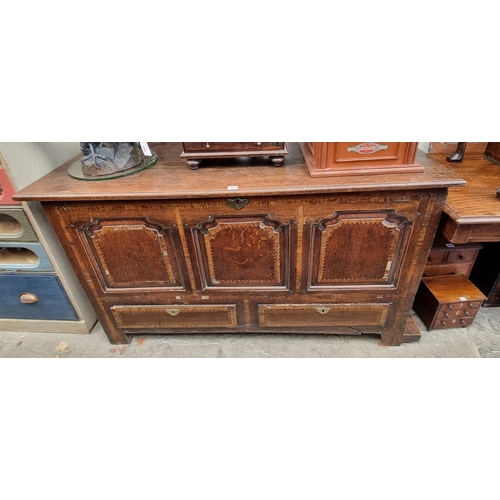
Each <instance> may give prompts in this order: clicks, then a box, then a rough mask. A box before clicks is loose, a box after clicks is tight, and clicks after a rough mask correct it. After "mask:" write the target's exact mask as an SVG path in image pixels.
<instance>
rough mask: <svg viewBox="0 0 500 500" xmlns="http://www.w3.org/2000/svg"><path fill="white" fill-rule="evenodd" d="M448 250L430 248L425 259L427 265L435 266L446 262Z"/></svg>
mask: <svg viewBox="0 0 500 500" xmlns="http://www.w3.org/2000/svg"><path fill="white" fill-rule="evenodd" d="M447 253H448V250H447V249H446V248H431V251H430V252H429V256H428V257H427V264H428V265H429V264H432V265H437V264H442V263H443V262H444V261H445V260H446V255H447Z"/></svg>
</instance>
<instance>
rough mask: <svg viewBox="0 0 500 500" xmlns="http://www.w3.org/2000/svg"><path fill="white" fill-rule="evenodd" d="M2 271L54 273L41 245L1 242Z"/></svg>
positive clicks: (0, 258) (0, 260)
mask: <svg viewBox="0 0 500 500" xmlns="http://www.w3.org/2000/svg"><path fill="white" fill-rule="evenodd" d="M0 271H11V272H13V271H16V272H21V273H24V272H27V273H32V272H42V273H43V272H50V271H54V268H53V267H52V264H51V263H50V260H49V257H48V255H47V253H46V252H45V250H44V248H43V246H42V244H41V243H25V242H22V243H21V242H19V241H16V242H8V241H0Z"/></svg>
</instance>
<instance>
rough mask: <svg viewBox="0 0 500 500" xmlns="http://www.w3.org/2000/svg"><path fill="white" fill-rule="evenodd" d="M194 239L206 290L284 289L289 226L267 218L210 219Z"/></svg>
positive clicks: (199, 228) (287, 263)
mask: <svg viewBox="0 0 500 500" xmlns="http://www.w3.org/2000/svg"><path fill="white" fill-rule="evenodd" d="M192 235H193V237H194V239H195V248H196V252H197V262H198V263H199V266H200V275H201V277H202V279H203V280H204V286H206V287H248V288H252V287H285V286H286V284H287V276H288V274H289V271H288V268H289V257H288V248H289V241H288V240H289V231H288V226H286V225H284V224H282V223H281V222H279V221H276V220H271V219H269V218H267V217H266V216H261V215H257V216H249V215H242V216H233V217H211V218H210V220H209V221H207V222H205V223H203V224H200V225H199V226H198V227H197V228H196V229H195V230H193V232H192Z"/></svg>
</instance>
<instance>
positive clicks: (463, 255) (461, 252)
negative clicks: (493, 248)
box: [446, 247, 480, 264]
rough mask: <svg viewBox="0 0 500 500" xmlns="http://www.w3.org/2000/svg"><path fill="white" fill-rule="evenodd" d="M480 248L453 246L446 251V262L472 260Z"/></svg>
mask: <svg viewBox="0 0 500 500" xmlns="http://www.w3.org/2000/svg"><path fill="white" fill-rule="evenodd" d="M479 250H480V247H478V248H454V249H450V250H449V252H448V257H447V259H446V262H448V263H450V264H451V263H455V262H472V263H474V261H475V260H476V257H477V254H478V252H479Z"/></svg>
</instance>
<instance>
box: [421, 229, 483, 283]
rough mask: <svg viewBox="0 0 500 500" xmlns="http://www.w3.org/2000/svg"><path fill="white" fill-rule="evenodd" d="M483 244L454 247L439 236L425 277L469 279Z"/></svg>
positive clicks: (427, 265)
mask: <svg viewBox="0 0 500 500" xmlns="http://www.w3.org/2000/svg"><path fill="white" fill-rule="evenodd" d="M481 248H483V246H482V245H481V243H466V244H464V245H454V244H453V243H450V242H449V241H448V240H447V239H446V238H445V237H444V236H442V235H440V234H438V235H437V236H436V238H435V239H434V243H433V244H432V248H431V251H430V252H429V256H428V257H427V263H426V265H425V269H424V277H429V276H452V275H458V274H460V275H462V276H465V277H466V278H468V277H469V275H470V273H471V270H472V267H473V265H474V262H475V261H476V258H477V255H478V253H479V250H481Z"/></svg>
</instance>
